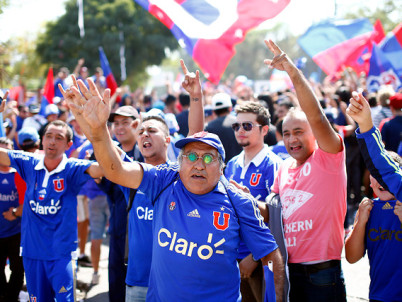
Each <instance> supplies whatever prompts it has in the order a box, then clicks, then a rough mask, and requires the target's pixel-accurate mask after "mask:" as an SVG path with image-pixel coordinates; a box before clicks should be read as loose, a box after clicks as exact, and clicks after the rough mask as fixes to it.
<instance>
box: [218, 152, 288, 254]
mask: <svg viewBox="0 0 402 302" xmlns="http://www.w3.org/2000/svg"><path fill="white" fill-rule="evenodd" d="M281 163H282V159H281V158H280V157H279V156H277V155H276V154H274V153H273V152H272V151H270V150H269V147H268V146H267V145H264V148H263V149H262V150H261V151H260V152H259V153H258V154H257V155H256V156H254V158H253V159H252V161H251V162H250V164H249V165H248V166H246V167H245V166H244V151H242V152H241V153H240V154H239V155H237V156H235V157H233V158H232V159H231V160H230V161H229V162H228V163H227V167H226V169H225V176H226V178H228V179H233V180H234V181H236V182H237V183H239V184H242V185H244V186H246V187H247V188H249V190H250V194H251V195H253V196H254V198H255V199H257V200H265V198H266V197H267V196H268V195H269V194H270V193H271V186H272V185H273V183H274V179H275V176H276V173H277V171H278V168H279V165H280V164H281ZM249 254H250V250H249V249H248V248H247V247H246V245H245V244H244V242H241V244H240V249H239V259H243V258H244V257H246V256H247V255H249Z"/></svg>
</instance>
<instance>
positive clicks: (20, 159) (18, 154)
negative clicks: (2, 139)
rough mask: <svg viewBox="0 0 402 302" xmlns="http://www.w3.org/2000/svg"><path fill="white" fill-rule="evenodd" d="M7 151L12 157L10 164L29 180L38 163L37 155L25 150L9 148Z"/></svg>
mask: <svg viewBox="0 0 402 302" xmlns="http://www.w3.org/2000/svg"><path fill="white" fill-rule="evenodd" d="M7 153H8V157H9V159H10V166H11V167H13V168H15V169H16V170H17V172H18V174H19V175H20V176H21V177H22V179H24V180H25V181H27V180H29V179H30V178H32V171H33V170H34V168H35V165H36V164H37V161H35V156H33V155H31V154H27V153H26V152H23V151H12V150H9V151H7Z"/></svg>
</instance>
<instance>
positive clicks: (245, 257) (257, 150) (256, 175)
mask: <svg viewBox="0 0 402 302" xmlns="http://www.w3.org/2000/svg"><path fill="white" fill-rule="evenodd" d="M235 110H236V114H237V115H236V122H235V123H233V124H232V129H233V131H234V133H235V137H236V140H237V143H238V144H239V145H240V146H242V147H243V151H242V152H241V153H240V154H239V155H237V156H235V157H234V158H232V159H231V160H230V161H229V162H228V164H227V167H226V169H225V176H226V177H227V178H228V179H232V180H234V181H236V182H237V183H238V184H240V185H244V186H245V187H247V188H248V189H249V191H250V194H251V195H253V196H254V198H255V199H257V200H265V198H266V197H267V196H268V195H269V194H270V193H271V189H270V188H271V186H272V184H273V183H274V179H275V176H276V172H277V170H278V168H279V165H280V164H281V163H282V159H280V158H279V157H278V156H277V155H276V154H275V153H273V152H272V151H271V150H270V149H269V148H268V146H267V145H265V144H264V137H265V135H266V134H267V133H268V128H269V123H270V114H269V111H268V109H266V108H265V107H264V106H263V105H261V104H260V103H257V102H254V101H250V102H244V103H242V105H238V106H237V107H236V109H235ZM238 261H239V266H240V274H241V284H240V290H241V293H242V298H243V300H242V301H245V302H248V301H263V284H264V278H263V276H264V274H263V267H262V264H261V261H254V259H253V257H252V254H251V253H250V250H249V249H248V248H247V246H246V245H245V244H244V242H243V241H242V242H241V244H240V248H239V257H238Z"/></svg>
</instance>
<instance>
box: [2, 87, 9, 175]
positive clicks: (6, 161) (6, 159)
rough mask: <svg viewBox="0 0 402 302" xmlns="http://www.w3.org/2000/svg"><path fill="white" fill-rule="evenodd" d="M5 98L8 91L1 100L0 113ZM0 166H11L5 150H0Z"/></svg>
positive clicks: (4, 104)
mask: <svg viewBox="0 0 402 302" xmlns="http://www.w3.org/2000/svg"><path fill="white" fill-rule="evenodd" d="M7 97H8V90H7V91H6V93H5V94H4V96H3V98H2V99H3V100H2V102H1V105H0V112H4V109H5V107H6V99H7ZM0 165H3V166H7V167H8V166H10V165H11V161H10V158H9V157H8V153H7V149H4V148H0Z"/></svg>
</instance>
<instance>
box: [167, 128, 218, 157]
mask: <svg viewBox="0 0 402 302" xmlns="http://www.w3.org/2000/svg"><path fill="white" fill-rule="evenodd" d="M192 142H201V143H204V144H207V145H210V146H211V147H214V148H215V149H216V150H218V152H219V154H220V155H221V156H222V159H223V160H225V148H223V145H222V142H221V140H220V139H219V136H217V135H216V134H213V133H209V132H207V131H202V132H197V133H195V134H193V135H191V136H188V137H186V138H183V139H181V140H178V141H177V142H176V143H175V144H174V145H175V146H176V147H177V148H179V149H182V148H183V147H184V146H185V145H187V144H188V143H192Z"/></svg>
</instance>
